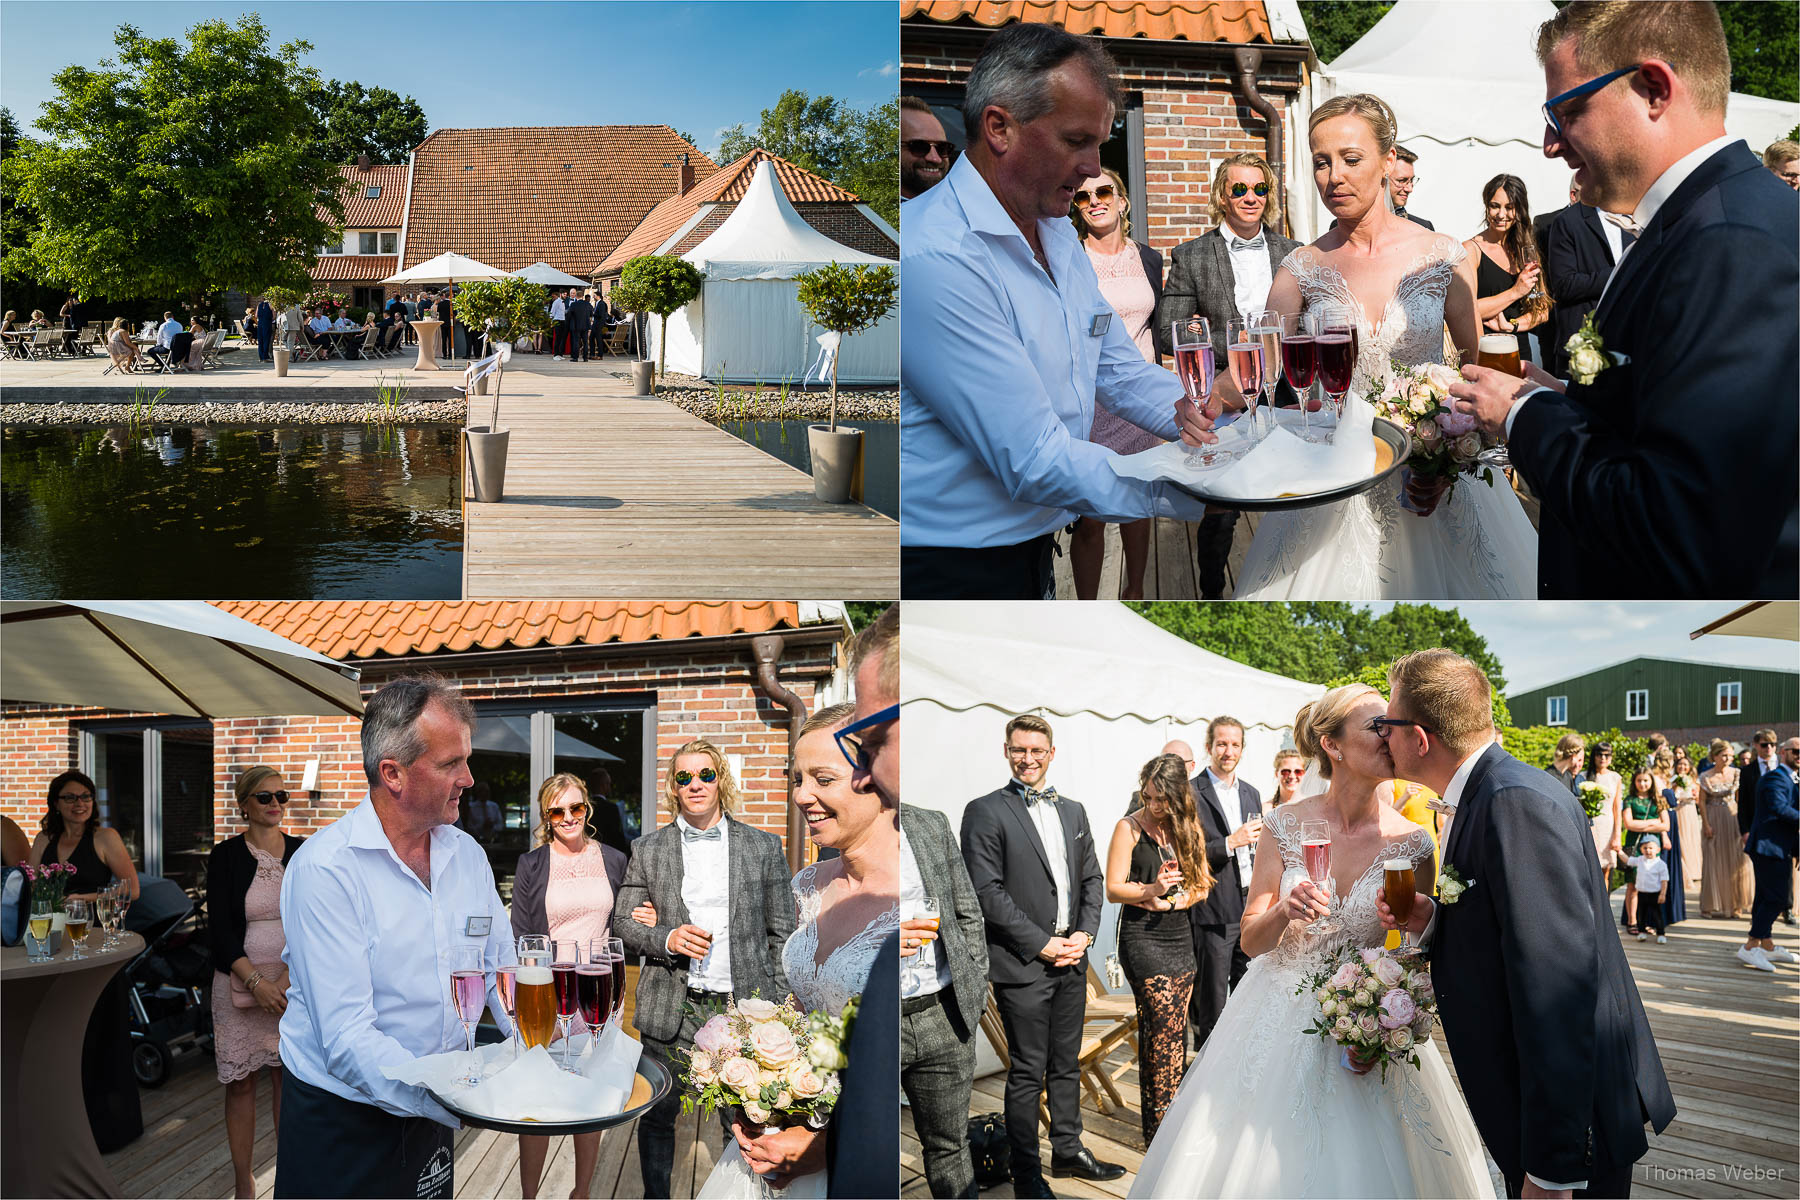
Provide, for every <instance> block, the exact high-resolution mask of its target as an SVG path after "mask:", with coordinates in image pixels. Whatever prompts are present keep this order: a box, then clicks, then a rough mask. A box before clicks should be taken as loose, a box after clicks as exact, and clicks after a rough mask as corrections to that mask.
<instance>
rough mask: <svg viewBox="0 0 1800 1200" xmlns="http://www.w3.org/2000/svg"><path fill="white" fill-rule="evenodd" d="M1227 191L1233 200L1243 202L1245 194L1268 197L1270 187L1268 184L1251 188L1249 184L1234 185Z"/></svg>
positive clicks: (1260, 184)
mask: <svg viewBox="0 0 1800 1200" xmlns="http://www.w3.org/2000/svg"><path fill="white" fill-rule="evenodd" d="M1226 190H1227V191H1229V192H1230V193H1231V198H1232V199H1233V200H1242V199H1243V198H1244V193H1245V192H1255V193H1256V194H1257V195H1258V196H1266V195H1268V194H1269V185H1268V184H1266V183H1259V184H1257V185H1256V186H1255V187H1251V186H1250V185H1249V184H1247V183H1234V184H1232V185H1231V187H1229V188H1228V189H1226Z"/></svg>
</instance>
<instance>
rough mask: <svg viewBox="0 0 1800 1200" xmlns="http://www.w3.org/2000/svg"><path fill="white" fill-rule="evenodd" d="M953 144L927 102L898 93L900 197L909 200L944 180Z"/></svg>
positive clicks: (953, 155) (954, 155)
mask: <svg viewBox="0 0 1800 1200" xmlns="http://www.w3.org/2000/svg"><path fill="white" fill-rule="evenodd" d="M955 158H956V147H955V146H953V145H951V144H950V141H949V138H948V136H947V135H946V134H945V133H944V125H943V122H941V121H939V120H938V119H937V114H936V113H934V112H932V111H931V105H929V104H927V103H925V102H924V101H923V100H921V99H919V98H918V97H917V96H902V97H900V198H901V199H902V200H911V199H912V198H913V197H914V196H917V195H921V194H922V193H924V192H926V191H929V190H930V189H931V188H932V187H933V186H934V185H936V184H939V183H942V182H943V181H944V172H946V171H948V170H949V169H950V164H951V162H952V161H954V160H955Z"/></svg>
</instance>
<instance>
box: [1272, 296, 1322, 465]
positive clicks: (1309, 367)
mask: <svg viewBox="0 0 1800 1200" xmlns="http://www.w3.org/2000/svg"><path fill="white" fill-rule="evenodd" d="M1314 332H1315V323H1314V320H1313V316H1312V314H1311V313H1303V312H1298V313H1289V314H1287V315H1286V316H1284V317H1282V318H1281V369H1282V370H1283V372H1285V373H1286V375H1287V381H1288V386H1289V387H1290V388H1292V389H1294V395H1295V396H1296V397H1297V398H1298V399H1299V401H1300V437H1301V439H1302V440H1304V441H1308V442H1316V441H1318V440H1319V439H1318V438H1317V437H1315V436H1313V432H1312V426H1311V421H1310V417H1311V415H1312V409H1313V408H1315V407H1317V405H1318V401H1317V400H1314V399H1313V397H1312V387H1313V379H1314V377H1315V376H1317V375H1318V373H1319V346H1318V342H1317V340H1316V339H1315V338H1314V336H1313V335H1314ZM1271 415H1273V414H1271Z"/></svg>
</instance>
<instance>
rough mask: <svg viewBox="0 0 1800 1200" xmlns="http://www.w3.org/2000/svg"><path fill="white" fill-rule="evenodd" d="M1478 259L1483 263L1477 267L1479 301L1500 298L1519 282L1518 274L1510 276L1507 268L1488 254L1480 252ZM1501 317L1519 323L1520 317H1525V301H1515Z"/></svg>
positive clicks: (1476, 293) (1476, 295)
mask: <svg viewBox="0 0 1800 1200" xmlns="http://www.w3.org/2000/svg"><path fill="white" fill-rule="evenodd" d="M1478 257H1479V258H1480V260H1481V261H1480V262H1479V263H1477V264H1476V267H1475V298H1476V299H1477V300H1485V299H1487V298H1488V297H1489V296H1498V295H1499V294H1500V293H1502V292H1505V291H1508V290H1510V289H1511V288H1512V286H1513V284H1515V283H1517V282H1519V276H1518V273H1517V272H1513V273H1511V274H1508V273H1507V271H1506V269H1505V268H1503V267H1502V266H1501V265H1500V264H1499V263H1497V262H1495V261H1494V260H1493V259H1491V258H1489V257H1488V256H1487V255H1486V254H1480V253H1479V252H1478ZM1500 315H1501V316H1503V317H1505V318H1506V319H1507V320H1509V321H1517V320H1518V319H1519V318H1520V317H1522V316H1524V315H1525V301H1523V300H1515V301H1513V302H1512V303H1511V304H1509V305H1508V306H1507V307H1506V311H1505V312H1503V313H1501V314H1500Z"/></svg>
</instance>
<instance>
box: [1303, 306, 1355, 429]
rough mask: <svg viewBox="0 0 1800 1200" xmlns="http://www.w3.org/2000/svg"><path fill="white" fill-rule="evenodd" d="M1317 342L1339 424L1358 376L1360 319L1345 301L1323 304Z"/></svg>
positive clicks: (1322, 383)
mask: <svg viewBox="0 0 1800 1200" xmlns="http://www.w3.org/2000/svg"><path fill="white" fill-rule="evenodd" d="M1315 320H1316V321H1317V322H1318V324H1317V326H1316V333H1315V334H1314V338H1313V341H1314V344H1315V345H1316V346H1317V347H1318V355H1319V383H1320V386H1322V387H1323V388H1324V389H1325V398H1326V399H1327V400H1329V401H1330V402H1331V421H1332V424H1334V425H1335V424H1336V423H1337V422H1338V421H1340V420H1341V419H1342V418H1343V415H1344V397H1345V396H1347V395H1348V394H1349V392H1350V384H1351V382H1352V381H1353V380H1354V379H1355V378H1356V342H1357V338H1356V320H1355V317H1354V316H1353V315H1352V314H1351V312H1350V309H1349V307H1348V306H1346V305H1342V304H1325V305H1320V306H1319V308H1318V310H1317V314H1316V316H1315Z"/></svg>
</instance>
